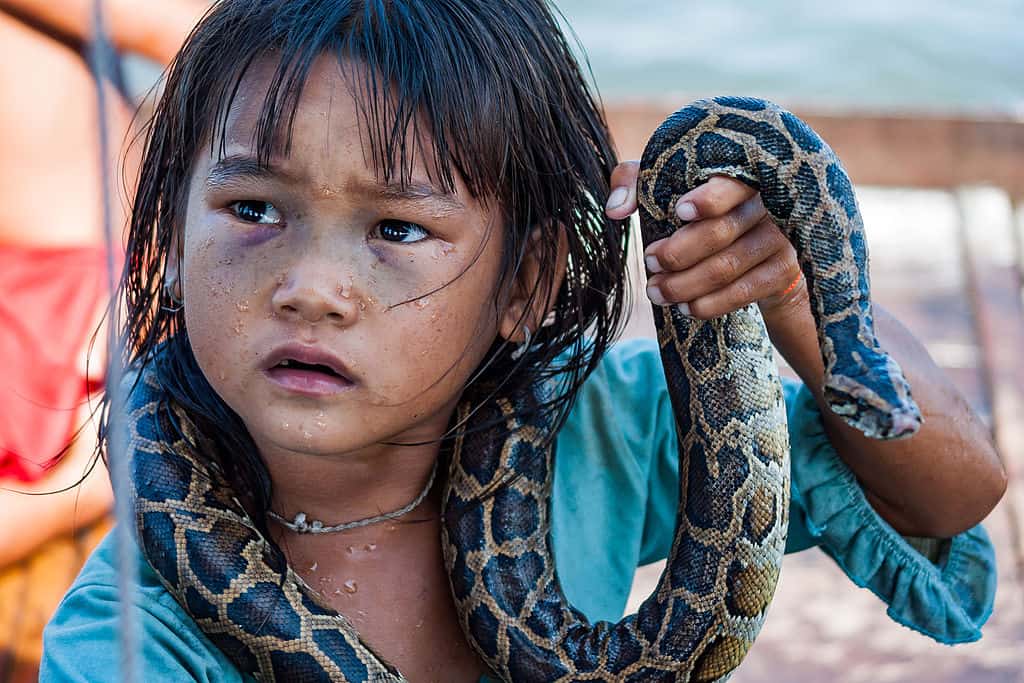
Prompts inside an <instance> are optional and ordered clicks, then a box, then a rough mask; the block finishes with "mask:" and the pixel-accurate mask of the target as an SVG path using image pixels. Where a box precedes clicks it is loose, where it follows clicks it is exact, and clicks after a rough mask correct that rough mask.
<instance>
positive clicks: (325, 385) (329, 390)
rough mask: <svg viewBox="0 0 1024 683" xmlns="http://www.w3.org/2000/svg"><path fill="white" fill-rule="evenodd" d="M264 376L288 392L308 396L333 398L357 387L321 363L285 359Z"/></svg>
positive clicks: (265, 372)
mask: <svg viewBox="0 0 1024 683" xmlns="http://www.w3.org/2000/svg"><path fill="white" fill-rule="evenodd" d="M263 374H264V375H265V376H266V377H267V379H269V380H270V381H271V382H272V383H273V384H276V385H277V386H279V387H281V388H282V389H285V390H286V391H290V392H294V393H297V394H304V395H306V396H331V395H333V394H338V393H340V392H342V391H345V390H346V389H350V388H351V387H353V386H355V384H354V382H352V380H350V379H348V378H347V377H344V376H343V375H340V374H338V373H337V372H335V371H334V370H333V369H331V368H329V367H327V366H326V365H321V364H319V363H304V362H302V361H298V360H295V359H290V358H285V359H283V360H281V362H279V363H278V364H277V365H274V366H272V367H270V368H267V369H266V370H264V371H263Z"/></svg>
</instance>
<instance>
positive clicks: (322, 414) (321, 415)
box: [316, 410, 325, 418]
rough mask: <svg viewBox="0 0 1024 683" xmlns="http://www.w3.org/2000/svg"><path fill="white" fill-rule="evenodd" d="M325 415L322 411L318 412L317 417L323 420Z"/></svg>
mask: <svg viewBox="0 0 1024 683" xmlns="http://www.w3.org/2000/svg"><path fill="white" fill-rule="evenodd" d="M324 415H325V413H324V411H322V410H318V411H316V416H317V417H319V418H322V417H323V416H324Z"/></svg>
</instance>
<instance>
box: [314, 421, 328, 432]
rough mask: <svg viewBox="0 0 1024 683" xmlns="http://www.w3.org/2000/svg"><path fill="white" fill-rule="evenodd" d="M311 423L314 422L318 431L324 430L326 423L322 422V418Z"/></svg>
mask: <svg viewBox="0 0 1024 683" xmlns="http://www.w3.org/2000/svg"><path fill="white" fill-rule="evenodd" d="M313 424H315V425H316V428H317V429H319V430H320V431H324V430H325V429H327V423H326V422H324V421H323V420H314V421H313Z"/></svg>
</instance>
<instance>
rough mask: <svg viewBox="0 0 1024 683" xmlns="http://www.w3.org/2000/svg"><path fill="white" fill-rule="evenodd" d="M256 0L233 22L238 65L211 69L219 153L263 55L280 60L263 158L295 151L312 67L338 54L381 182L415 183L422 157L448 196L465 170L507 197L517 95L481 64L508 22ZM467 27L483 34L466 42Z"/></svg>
mask: <svg viewBox="0 0 1024 683" xmlns="http://www.w3.org/2000/svg"><path fill="white" fill-rule="evenodd" d="M252 4H253V5H257V6H256V7H252V8H249V9H247V10H246V11H245V12H244V16H242V17H232V19H235V20H236V21H232V22H231V24H233V25H227V26H225V28H226V29H227V30H228V32H229V34H228V35H224V36H222V39H223V40H224V44H228V45H232V46H233V49H230V50H224V51H223V52H222V54H223V57H221V59H223V60H224V61H225V62H230V64H224V65H223V66H224V67H225V68H218V67H217V66H214V67H213V73H223V74H226V76H225V77H224V78H223V79H222V80H221V81H220V83H219V84H217V85H216V86H215V92H216V93H217V95H218V96H216V97H214V98H211V101H213V102H216V103H217V105H216V107H217V108H216V110H215V112H213V114H214V115H213V116H212V117H211V118H212V120H213V121H214V126H213V130H212V131H211V132H212V135H211V140H219V141H220V142H219V144H220V150H219V151H220V154H221V155H223V154H224V144H225V141H224V137H223V133H224V130H225V128H226V126H227V121H228V117H229V113H230V111H231V107H232V105H233V103H234V102H235V99H236V97H237V96H238V93H239V90H240V87H241V84H242V81H243V80H244V79H245V77H246V75H247V74H249V73H250V71H251V69H252V67H253V65H254V64H255V63H256V62H258V61H260V60H262V59H263V58H269V59H273V60H276V62H277V65H276V68H275V69H274V71H273V74H272V75H271V77H270V79H269V81H268V82H267V91H266V96H265V99H264V101H263V104H262V107H261V109H260V113H259V117H258V119H257V122H256V126H255V130H254V133H253V140H252V144H253V146H254V149H255V150H256V153H257V157H258V161H259V163H261V164H266V163H268V161H269V159H270V157H271V156H272V154H273V153H275V152H281V153H284V154H285V155H287V154H288V151H289V150H290V147H291V141H292V124H293V122H294V119H295V115H296V110H297V107H298V103H299V100H300V98H301V95H302V91H303V88H304V87H305V85H306V82H307V79H308V78H309V77H310V73H311V71H312V67H313V64H314V62H315V61H316V60H317V58H319V57H320V56H321V55H333V56H334V57H335V58H336V59H337V61H338V63H339V66H340V68H342V69H344V71H345V74H346V76H347V78H346V80H347V82H348V83H349V87H350V88H352V90H353V92H352V96H353V98H354V100H355V101H356V106H357V107H358V109H359V113H360V117H361V124H362V126H361V131H362V132H363V133H362V134H365V135H366V139H365V142H366V147H367V149H368V150H369V151H370V154H371V159H370V161H372V163H373V166H374V168H375V169H376V170H377V173H378V174H379V176H380V177H381V180H382V181H384V182H398V183H400V184H403V185H404V184H406V183H408V182H409V179H410V177H411V174H412V168H413V164H414V161H415V159H416V158H421V159H422V160H423V161H424V162H425V163H424V165H425V166H426V169H427V174H428V176H429V179H430V181H431V182H433V183H435V184H436V185H438V186H439V187H440V188H442V189H443V190H445V191H446V192H453V191H454V188H455V182H454V180H455V177H454V174H456V173H457V174H458V175H459V176H460V177H461V178H462V180H463V181H464V183H465V184H466V186H467V188H468V189H469V192H470V193H471V194H472V195H473V196H474V197H476V198H486V197H490V196H498V199H499V200H501V199H505V198H504V197H500V196H499V195H501V194H502V192H501V188H502V185H503V184H504V182H505V181H506V180H507V177H506V175H507V174H506V170H505V165H506V163H507V162H508V159H509V157H510V153H509V145H510V139H514V136H512V137H510V136H509V135H508V130H507V127H508V126H509V121H507V120H502V118H501V116H500V112H503V111H509V110H510V109H512V108H514V107H515V102H514V101H513V100H512V98H511V96H509V95H508V93H507V90H506V91H504V92H503V89H500V88H495V87H493V83H492V81H493V80H495V79H496V78H497V79H500V78H501V77H500V76H499V74H498V73H497V72H496V71H495V70H494V69H493V68H489V67H484V66H483V65H488V64H489V58H488V55H487V54H486V53H487V47H488V45H490V44H493V42H494V41H502V40H505V39H507V38H508V36H504V37H503V36H499V35H495V31H494V24H496V23H499V22H490V23H491V25H490V26H488V23H489V22H487V21H486V17H482V16H480V15H470V14H468V13H456V12H444V11H438V5H444V4H445V3H444V2H436V0H432V2H430V3H427V2H415V1H410V2H375V1H373V0H369V1H365V2H363V1H360V2H338V1H337V0H334V1H327V0H306V1H305V2H294V1H292V2H289V3H287V4H284V3H279V2H267V3H262V2H261V3H252ZM430 5H433V7H431V6H430ZM238 19H240V20H238ZM224 23H225V24H227V22H224ZM467 33H470V34H471V35H474V36H476V37H477V40H478V42H477V43H475V44H468V43H467V42H466V41H463V40H461V39H460V36H465V35H467ZM350 65H359V66H361V67H363V68H349V67H350ZM502 130H504V131H505V134H500V131H502ZM428 141H429V142H428Z"/></svg>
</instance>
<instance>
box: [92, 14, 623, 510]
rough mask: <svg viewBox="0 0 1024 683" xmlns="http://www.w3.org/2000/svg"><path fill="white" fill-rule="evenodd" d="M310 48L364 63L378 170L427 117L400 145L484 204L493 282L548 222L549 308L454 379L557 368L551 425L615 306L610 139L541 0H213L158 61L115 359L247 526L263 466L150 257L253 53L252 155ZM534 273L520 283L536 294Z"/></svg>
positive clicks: (594, 357)
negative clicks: (156, 96) (145, 381)
mask: <svg viewBox="0 0 1024 683" xmlns="http://www.w3.org/2000/svg"><path fill="white" fill-rule="evenodd" d="M322 54H330V55H335V56H336V57H337V58H338V59H339V60H352V61H354V62H357V63H360V64H363V65H365V66H366V67H368V68H365V69H360V70H358V72H359V73H360V74H361V75H359V76H357V77H356V78H357V80H358V81H359V82H357V83H356V85H355V86H354V87H355V92H356V95H357V97H356V99H357V102H360V107H361V112H360V113H361V116H362V117H363V124H364V129H365V132H366V134H367V136H368V145H369V147H370V148H371V149H372V154H373V159H372V161H373V162H374V164H375V166H376V168H377V171H378V173H379V174H380V176H382V179H383V180H385V181H387V182H393V181H398V182H405V181H407V180H408V178H409V176H410V173H411V163H412V153H413V150H414V148H415V143H414V140H416V139H417V137H416V136H417V134H423V133H426V134H428V135H429V139H430V140H431V141H432V142H433V148H432V149H431V150H419V149H416V153H417V154H419V153H421V152H425V153H427V154H428V155H432V158H429V157H428V161H429V162H431V163H428V164H427V167H428V168H429V169H433V170H432V171H431V172H432V174H433V175H434V176H435V177H432V178H431V180H432V181H433V182H435V183H438V184H440V185H441V186H442V187H443V188H444V189H446V190H449V191H450V190H451V189H452V188H453V181H454V178H455V177H456V174H457V175H458V177H461V178H462V180H463V181H464V182H465V184H466V186H467V187H468V189H469V191H470V193H471V194H472V195H473V196H474V197H476V198H480V199H483V200H485V201H487V202H488V203H489V204H490V206H492V207H493V208H496V209H497V210H498V211H499V215H500V216H501V217H502V218H503V230H502V239H503V245H502V250H503V257H502V258H503V260H502V270H501V277H500V278H499V286H500V287H505V286H508V285H509V284H510V283H511V282H512V281H513V280H514V279H515V277H516V275H517V273H518V271H519V268H520V265H521V263H522V258H523V255H524V253H525V250H526V248H527V239H528V237H529V236H530V233H531V232H532V231H533V230H534V229H537V230H539V231H540V239H539V241H538V242H537V243H536V249H537V252H536V253H537V256H538V258H539V261H540V264H541V272H543V273H553V272H555V267H556V260H557V249H558V240H559V232H560V231H561V229H562V228H561V226H564V228H565V234H566V237H567V239H568V270H567V273H566V277H565V281H564V282H563V284H562V285H561V287H560V289H559V291H558V292H557V296H556V299H555V304H554V323H553V324H552V325H550V326H547V327H543V328H541V329H540V330H535V331H534V332H535V334H534V336H533V339H532V340H531V341H532V346H531V348H530V350H529V351H528V352H527V353H526V354H525V355H523V356H522V357H520V358H519V359H518V360H513V358H512V354H511V353H510V351H511V350H512V348H513V345H511V344H508V343H507V342H504V341H502V340H499V341H496V342H495V344H494V345H493V346H492V348H491V349H490V351H489V352H488V354H487V356H486V357H485V359H484V361H483V362H482V363H481V366H480V367H479V368H478V369H477V372H476V373H475V374H474V376H473V380H472V381H471V383H470V385H471V386H475V387H484V388H486V391H478V392H476V394H474V395H480V394H485V395H482V396H480V400H485V398H486V395H490V394H492V393H494V392H501V393H502V394H507V393H511V392H516V391H518V390H520V389H521V388H523V387H524V386H526V385H532V384H534V383H536V382H539V381H544V380H546V379H548V378H550V377H552V376H553V375H555V374H557V376H558V377H559V378H560V381H561V382H562V385H561V386H562V387H563V388H564V391H562V392H559V393H558V395H556V396H555V397H554V398H553V399H552V400H551V401H549V402H548V403H546V404H543V405H542V406H540V408H539V409H541V410H546V411H550V413H551V416H552V418H553V423H554V424H555V425H556V427H557V426H560V425H561V424H562V423H563V421H564V419H565V417H566V416H567V414H568V412H569V409H570V408H571V406H572V403H573V400H574V398H575V396H576V394H577V392H578V390H579V388H580V386H581V385H582V383H583V381H584V380H585V379H586V377H587V376H588V375H589V374H590V372H591V371H593V370H594V368H595V367H596V365H597V363H598V362H599V360H600V358H601V357H602V355H603V353H604V352H605V350H606V349H607V347H608V346H609V344H610V343H611V342H612V340H613V339H614V338H615V336H616V335H617V334H618V332H619V331H620V329H621V326H622V322H623V319H624V311H625V309H626V300H627V292H626V286H627V284H626V283H627V280H626V275H625V268H626V253H627V231H626V228H625V226H624V224H623V223H622V222H621V221H612V220H610V219H608V218H606V217H605V215H604V211H603V207H602V201H603V199H604V198H605V197H606V196H607V195H608V190H609V177H610V173H611V170H612V168H613V166H614V165H615V163H616V159H615V153H614V151H613V149H612V146H611V142H610V138H609V134H608V130H607V126H606V123H605V121H604V119H603V115H602V112H601V109H600V107H599V105H598V102H597V101H596V100H595V97H594V96H593V95H592V93H591V91H590V89H589V88H588V86H587V79H586V78H585V76H584V73H583V72H582V71H581V69H580V67H579V65H578V64H577V62H576V60H575V59H574V57H573V55H572V51H571V50H570V47H569V45H568V44H567V41H566V40H565V38H564V36H563V35H562V32H561V31H560V29H559V25H558V20H557V14H556V12H555V11H554V10H552V8H550V7H549V6H548V5H547V4H546V3H545V2H544V0H260V1H259V2H252V0H221V1H220V2H218V3H216V4H215V5H214V6H213V7H212V8H211V9H210V11H209V12H208V13H207V14H206V16H205V17H204V19H203V20H202V21H201V22H200V24H199V25H198V26H197V27H196V28H195V30H194V31H193V32H192V34H191V35H190V37H189V38H188V40H187V42H186V43H185V45H184V47H183V48H182V50H181V52H180V53H179V54H178V56H177V57H176V59H175V60H174V62H173V64H172V65H171V67H170V69H169V72H168V74H167V79H166V86H165V88H164V91H163V95H162V97H161V98H160V101H159V102H158V104H157V106H156V109H155V113H154V115H153V118H152V120H151V122H150V125H149V129H148V133H147V138H146V146H145V151H144V157H143V163H142V168H141V173H140V178H139V184H138V192H137V193H136V195H135V201H134V206H133V211H132V216H131V229H130V235H129V239H128V247H127V267H126V268H125V272H124V275H123V277H122V283H121V288H122V294H123V296H124V297H125V302H126V319H125V323H124V327H123V330H122V334H123V344H124V349H125V351H124V353H125V358H124V359H123V360H124V362H125V363H126V364H135V365H136V366H144V365H146V364H152V366H153V368H154V371H155V373H156V377H157V379H158V381H159V382H160V383H161V384H162V385H163V387H164V389H165V390H166V393H167V395H168V397H169V398H170V400H172V401H174V402H176V403H177V404H179V405H180V406H181V407H183V408H184V410H185V412H186V414H187V415H188V416H189V417H190V419H191V420H192V421H193V422H194V424H195V426H196V428H197V430H198V431H199V433H200V434H201V435H202V436H203V437H204V438H205V439H206V440H208V442H209V443H211V444H213V446H214V447H213V448H212V449H211V450H212V451H213V452H211V456H212V457H213V458H214V459H215V460H216V462H217V464H218V465H219V467H220V469H221V470H222V471H223V472H224V474H225V475H226V476H227V477H228V480H229V481H230V482H231V483H232V485H233V486H234V488H235V490H236V492H237V493H239V494H240V495H247V496H248V497H249V498H248V500H247V501H246V505H247V507H249V508H250V509H251V511H252V512H253V513H254V514H255V516H256V517H257V523H258V524H261V525H263V524H265V520H264V519H263V515H264V513H265V511H266V510H267V509H268V506H269V501H270V480H269V476H268V474H267V472H266V468H265V466H264V464H263V462H262V460H261V458H260V456H259V454H258V452H257V449H256V447H255V444H254V443H253V441H252V439H251V437H250V436H249V433H248V431H247V430H246V428H245V425H244V424H243V423H242V421H241V419H240V418H239V417H238V416H237V415H236V414H235V413H234V412H233V411H232V410H231V409H230V408H229V407H228V406H227V405H226V404H225V403H224V401H223V400H222V399H221V398H220V397H219V396H218V395H217V394H216V392H215V391H214V390H213V388H212V387H211V386H210V384H209V383H208V382H207V381H206V379H205V378H204V377H203V374H202V372H201V371H200V370H199V367H198V364H197V363H196V359H195V357H194V356H193V354H192V350H191V346H190V344H189V341H188V332H187V330H186V329H185V322H184V316H183V314H182V312H181V311H180V307H177V308H178V309H179V310H176V306H175V302H174V301H173V300H172V299H171V297H170V295H169V294H168V292H167V291H166V289H165V269H166V265H167V257H168V253H169V250H170V249H172V248H174V247H173V245H175V244H176V239H175V233H176V231H177V230H179V229H181V228H182V227H183V225H184V215H183V212H184V207H185V198H186V196H187V191H188V185H189V181H190V175H191V170H192V165H193V162H194V160H195V159H196V157H197V154H198V152H199V150H200V149H201V146H202V145H204V144H206V145H209V144H216V143H215V142H211V141H216V140H218V139H219V136H220V134H221V133H222V132H223V129H224V126H225V123H226V120H227V115H228V112H229V110H230V107H231V105H232V102H233V101H234V98H235V96H236V93H237V92H238V89H239V87H240V83H241V81H242V79H243V77H244V76H245V75H246V73H247V72H248V70H249V68H250V67H251V66H252V65H253V63H254V62H255V61H256V60H258V59H261V58H263V57H267V56H269V57H272V58H275V59H277V60H278V65H277V68H276V71H275V72H274V74H273V76H272V77H271V80H270V81H269V90H268V95H267V97H266V99H265V101H264V103H263V107H262V111H261V114H260V117H259V120H258V124H257V128H256V135H255V139H254V144H255V146H256V149H257V153H258V156H259V158H260V160H261V162H264V163H265V161H266V160H268V159H269V157H270V154H271V151H276V150H279V149H283V150H285V153H287V149H288V147H289V144H290V139H291V122H292V120H293V118H294V116H295V110H296V105H297V102H298V98H299V96H300V94H301V92H302V87H303V85H304V83H305V81H306V79H307V77H308V75H309V73H310V69H311V66H312V63H313V61H314V60H315V59H316V58H317V57H319V56H320V55H322ZM410 135H411V136H413V137H410ZM542 279H543V278H542ZM545 284H547V283H545V282H541V283H539V285H538V287H537V288H535V290H534V291H533V293H532V295H531V300H532V298H533V297H544V298H546V297H547V294H548V292H546V291H545V290H544V285H545ZM499 291H500V290H499ZM498 294H499V292H495V305H497V302H498V299H497V296H498ZM158 348H159V353H156V350H157V349H158ZM559 356H561V358H560V362H559V363H558V365H557V368H556V366H554V365H553V364H552V361H553V360H554V359H555V358H556V357H559ZM107 409H108V411H109V406H107ZM104 432H105V430H104ZM552 437H553V434H552Z"/></svg>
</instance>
